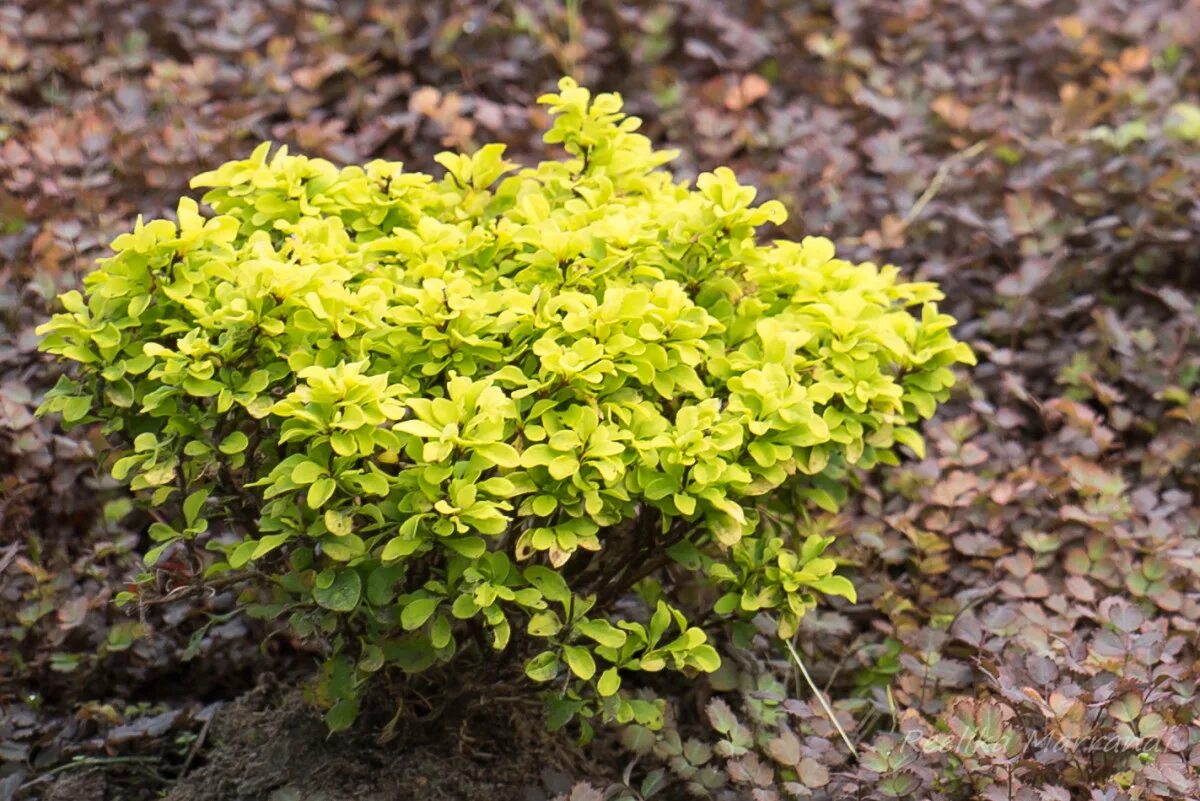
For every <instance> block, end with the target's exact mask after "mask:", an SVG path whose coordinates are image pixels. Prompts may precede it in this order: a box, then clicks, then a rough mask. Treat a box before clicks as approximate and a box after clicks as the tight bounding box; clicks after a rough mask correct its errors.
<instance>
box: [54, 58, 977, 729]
mask: <svg viewBox="0 0 1200 801" xmlns="http://www.w3.org/2000/svg"><path fill="white" fill-rule="evenodd" d="M541 102H542V103H544V104H546V105H548V106H549V110H550V112H551V114H552V115H553V116H554V123H553V126H552V127H551V129H550V131H549V133H548V134H547V135H546V140H547V141H548V142H550V143H558V144H561V146H562V147H563V149H564V150H565V151H566V154H567V157H566V159H565V160H563V161H547V162H543V163H541V164H539V165H538V166H537V167H536V168H532V169H519V170H518V169H515V167H514V165H512V164H509V163H508V162H506V161H504V159H503V157H502V155H503V147H502V146H501V145H488V146H486V147H483V148H482V149H480V150H479V151H478V152H476V153H474V154H472V155H457V154H452V153H444V154H441V155H440V156H438V157H437V161H438V162H439V164H441V165H442V166H443V167H444V168H445V170H446V174H445V176H444V177H443V178H442V179H440V180H435V179H434V178H432V177H431V176H428V175H424V174H421V173H408V172H404V171H403V169H402V165H400V164H398V163H392V162H386V161H373V162H371V163H369V164H366V165H365V166H362V167H358V166H350V167H345V168H341V169H338V168H337V167H335V166H334V165H332V164H330V163H329V162H327V161H324V160H320V159H308V158H304V157H302V156H292V155H289V154H288V153H287V151H286V149H285V148H280V149H279V150H277V151H276V152H275V154H274V155H273V156H270V154H269V146H268V145H266V144H264V145H262V146H260V147H259V148H258V149H257V150H255V151H254V153H253V155H252V156H251V157H250V158H249V159H248V160H245V161H237V162H231V163H227V164H225V165H223V166H221V167H220V168H219V169H217V170H215V171H213V172H208V173H205V174H203V175H200V176H197V177H196V178H195V179H194V181H193V182H192V183H193V186H194V187H204V188H207V189H208V192H207V193H206V194H205V195H204V202H205V203H207V204H208V205H209V206H211V207H212V209H213V210H214V211H215V216H212V217H207V218H206V217H204V216H202V215H201V214H200V212H199V207H198V205H197V203H196V202H195V201H193V200H191V199H188V198H184V199H182V200H181V201H180V203H179V206H178V220H177V222H171V221H168V220H155V221H153V222H150V223H143V222H142V221H140V220H139V221H138V223H137V225H136V226H135V228H134V230H133V231H132V232H131V233H128V234H125V235H122V236H120V237H118V238H117V239H116V241H115V242H114V243H113V250H114V251H115V253H114V255H113V256H111V257H110V258H107V259H104V260H102V261H101V263H100V266H99V269H98V270H96V271H95V272H93V273H92V274H91V275H89V276H88V277H87V278H86V279H85V294H80V293H79V292H75V291H72V292H67V293H65V294H64V295H62V304H63V306H64V308H65V312H63V313H60V314H57V315H55V316H54V317H53V319H52V320H51V321H50V322H48V323H47V324H46V325H44V326H43V327H42V329H41V332H42V333H43V334H44V341H43V347H44V349H46V350H48V351H50V352H51V353H54V354H57V355H59V356H61V357H63V358H65V359H68V360H71V361H73V362H77V363H78V369H77V370H76V371H75V375H74V376H73V377H66V378H63V379H62V380H61V381H60V382H59V384H58V385H57V386H56V387H55V388H54V389H53V390H52V391H51V392H50V393H48V394H47V396H46V400H45V403H44V406H43V410H44V411H49V412H58V413H61V414H62V416H63V418H64V420H65V421H66V422H67V423H89V422H94V421H99V422H102V423H103V431H104V433H105V434H107V435H111V436H112V438H113V441H114V442H116V443H117V446H116V453H115V454H114V456H115V457H116V458H115V460H114V461H113V462H112V465H111V467H112V472H113V475H114V476H115V477H116V478H117V479H119V480H122V481H127V482H128V483H129V486H130V487H131V488H132V490H134V491H135V493H136V494H137V495H138V496H139V497H141V498H143V499H144V500H146V501H147V502H148V503H149V504H150V505H151V506H153V507H155V508H156V509H157V510H158V513H157V515H156V516H157V519H158V522H155V523H153V524H152V525H151V526H150V528H149V532H148V533H149V536H150V538H151V539H152V540H153V541H154V543H155V545H154V547H152V548H151V549H150V551H149V552H148V553H147V554H146V563H147V564H148V565H151V566H153V565H155V564H156V562H158V561H159V560H160V559H162V558H163V556H164V554H165V553H167V552H168V551H175V550H176V549H179V550H182V551H186V552H188V553H191V554H192V555H193V556H199V555H200V553H201V550H202V549H207V550H208V551H211V552H214V553H216V554H217V557H216V558H215V559H212V558H210V559H209V560H208V561H209V564H208V567H207V569H206V571H205V575H206V577H209V578H211V577H214V576H217V575H219V574H223V573H229V572H231V571H234V572H235V575H236V574H237V572H241V573H245V574H247V575H248V576H250V577H251V578H256V579H258V580H259V582H260V584H259V586H260V587H263V588H269V589H270V590H271V592H272V593H273V597H272V598H271V603H270V604H265V605H258V606H257V607H256V609H257V611H258V612H260V613H264V612H265V613H267V614H272V615H279V616H283V615H286V616H287V618H288V620H289V622H290V624H291V625H292V627H293V628H294V629H295V630H296V631H297V632H298V633H300V634H301V635H307V636H311V637H314V638H317V639H319V640H321V641H322V642H323V643H324V645H325V646H326V648H327V653H328V659H327V661H326V663H325V669H324V671H323V673H322V680H321V683H320V687H319V690H318V696H319V698H320V699H321V700H322V701H323V702H324V703H325V704H326V705H327V706H328V707H329V711H328V713H327V721H328V722H329V724H330V726H331V727H333V728H341V727H344V726H346V725H348V724H349V723H350V722H351V721H352V720H353V719H354V717H355V715H356V714H357V711H358V704H359V700H358V699H359V698H360V696H361V688H362V687H363V685H364V683H365V681H366V679H367V678H368V677H369V675H370V674H372V673H375V672H378V671H381V670H388V671H401V672H403V674H409V675H416V674H421V673H422V672H423V671H426V670H428V669H430V668H432V667H434V666H435V665H443V664H446V663H449V662H451V661H452V660H454V661H457V662H461V663H472V662H473V663H476V664H484V665H487V666H488V667H489V670H490V672H492V673H493V675H497V676H505V675H507V674H505V673H504V670H505V666H506V665H512V664H516V665H521V664H523V665H524V673H525V674H526V675H527V676H528V677H529V678H530V679H532V680H533V681H534V682H539V683H543V684H545V686H546V687H548V688H551V689H552V690H553V692H548V693H547V696H548V697H549V702H550V723H551V725H552V726H559V725H562V724H563V723H565V722H566V721H568V720H570V719H572V718H574V717H576V716H580V717H582V718H585V719H586V718H588V717H591V716H595V715H600V716H602V717H604V718H605V719H616V720H618V721H621V722H629V721H637V722H638V723H641V724H643V725H649V726H654V725H656V724H657V723H658V722H659V719H660V716H661V707H660V705H658V704H656V703H652V702H649V701H646V700H643V699H641V698H638V697H634V696H633V695H631V694H630V693H628V692H627V691H622V690H621V684H622V678H623V677H625V676H628V675H629V674H631V673H636V672H637V671H647V672H656V671H661V670H665V669H671V670H675V671H682V672H684V673H690V672H697V671H699V672H706V671H712V670H714V669H715V668H716V667H717V666H718V664H719V657H718V653H717V651H716V650H715V648H714V647H713V645H712V644H711V643H710V642H709V641H708V636H707V634H706V629H709V630H716V629H715V628H714V627H715V626H716V625H717V624H720V623H727V624H732V625H733V626H734V628H735V631H736V629H737V627H738V626H739V625H740V626H743V627H745V626H746V625H747V621H749V620H750V619H751V618H753V617H754V616H756V615H757V614H759V613H760V612H765V613H768V617H770V618H772V619H774V620H775V621H776V624H777V627H778V629H777V630H778V634H779V635H781V636H785V637H789V636H791V635H792V634H793V633H794V632H795V629H796V623H797V621H798V619H799V618H800V616H801V615H803V614H804V612H805V611H806V610H807V609H809V608H811V607H812V606H813V605H814V604H815V603H816V600H817V598H818V597H819V596H820V595H821V594H825V595H841V596H844V597H847V598H850V599H853V598H854V589H853V586H852V585H851V583H850V582H849V581H848V580H847V579H846V578H844V577H842V576H840V575H838V574H836V573H835V568H836V564H835V562H834V561H833V560H832V559H829V558H827V557H824V556H822V552H823V550H824V549H825V547H826V546H827V545H828V544H829V542H830V539H829V538H826V537H822V536H819V535H808V536H807V537H805V536H803V535H801V534H799V533H797V531H798V529H799V528H800V527H797V526H795V525H792V524H791V523H789V522H787V521H793V520H795V519H796V515H797V513H799V514H801V515H803V514H804V510H807V509H810V508H813V507H819V508H822V509H830V510H832V509H835V508H836V506H837V504H838V503H839V502H840V500H841V499H842V498H843V497H844V494H845V484H846V480H847V476H848V469H849V468H851V467H854V466H858V467H864V468H867V467H871V466H873V465H875V464H877V463H881V462H882V463H893V462H895V461H896V458H897V457H896V454H895V448H896V447H897V446H898V445H900V444H903V445H906V446H908V447H909V448H911V449H913V450H915V451H917V452H918V453H919V452H920V451H921V449H922V444H921V439H920V437H919V435H918V434H917V432H916V431H915V430H914V428H913V427H912V425H913V424H914V423H915V422H917V421H918V420H919V419H920V418H923V417H928V416H929V415H931V414H932V413H933V411H934V408H935V406H936V404H937V403H938V402H939V401H940V400H942V399H944V398H945V397H946V394H947V392H948V389H949V387H950V386H951V384H952V382H953V380H954V376H953V374H952V372H951V367H952V365H953V364H954V363H956V362H970V361H971V360H972V356H971V353H970V350H969V349H968V348H967V347H966V346H965V345H964V344H961V343H958V342H956V341H955V340H954V339H953V337H952V336H951V333H950V327H951V325H952V324H953V322H954V321H953V319H952V318H950V317H949V316H947V315H945V314H941V313H939V312H938V310H937V306H936V303H935V301H936V300H938V299H939V298H940V294H939V293H938V291H937V289H936V287H935V286H933V285H931V284H928V283H901V282H898V281H897V275H898V273H897V270H896V269H895V268H894V267H884V268H877V267H876V266H874V265H872V264H851V263H848V262H846V261H843V260H839V259H837V258H835V256H834V247H833V245H832V244H831V243H830V242H829V241H827V240H825V239H820V238H811V237H810V238H806V239H805V240H804V241H802V242H798V243H797V242H790V241H777V242H774V243H772V244H769V245H760V244H758V243H757V242H756V240H755V231H756V229H757V228H759V227H760V226H762V225H764V224H766V223H776V224H777V223H780V222H782V220H783V217H784V211H783V209H782V207H781V206H780V205H779V204H777V203H774V202H768V203H764V204H762V205H759V206H754V205H752V204H753V201H754V198H755V190H754V189H753V188H750V187H744V186H739V185H738V183H737V182H736V180H735V178H734V175H733V173H732V172H730V171H729V170H728V169H719V170H717V171H716V172H714V173H710V174H705V175H701V176H700V177H699V178H698V180H697V181H696V188H695V189H691V188H689V187H688V186H687V185H686V184H683V183H677V182H675V181H673V180H672V178H671V176H670V175H669V174H668V173H667V172H665V171H662V170H659V169H658V168H659V167H660V166H661V165H663V164H665V163H666V162H668V161H669V160H670V159H671V158H672V154H671V153H670V152H667V151H656V150H654V149H653V148H652V147H651V144H650V142H649V140H648V139H646V138H645V137H644V136H642V135H640V134H638V133H636V129H637V128H638V125H639V121H638V120H637V119H636V118H634V117H628V116H625V115H624V114H622V112H621V100H620V98H619V96H617V95H614V94H601V95H598V96H596V97H595V98H594V99H593V98H592V97H591V96H590V95H589V93H588V92H587V90H585V89H582V88H580V87H577V86H576V85H575V84H574V83H573V82H571V81H569V80H563V81H562V82H561V84H560V93H559V94H550V95H546V96H545V97H543V98H542V99H541ZM634 589H636V590H638V598H639V599H640V600H639V603H638V604H637V605H630V604H621V605H620V606H618V604H617V602H618V601H621V600H623V599H625V598H628V597H629V595H630V593H631V590H634ZM697 620H702V625H696V623H695V621H697ZM742 630H743V631H745V630H746V629H745V628H743V629H742ZM489 651H494V652H495V653H494V654H489ZM518 675H519V673H518ZM586 725H587V724H586V720H585V721H584V726H585V731H586Z"/></svg>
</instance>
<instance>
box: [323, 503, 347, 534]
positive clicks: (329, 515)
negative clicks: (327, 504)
mask: <svg viewBox="0 0 1200 801" xmlns="http://www.w3.org/2000/svg"><path fill="white" fill-rule="evenodd" d="M325 528H327V529H329V533H330V534H333V535H334V536H337V537H344V536H346V535H347V534H349V533H350V532H352V531H353V530H354V515H353V514H350V513H347V512H339V511H338V510H336V509H326V510H325Z"/></svg>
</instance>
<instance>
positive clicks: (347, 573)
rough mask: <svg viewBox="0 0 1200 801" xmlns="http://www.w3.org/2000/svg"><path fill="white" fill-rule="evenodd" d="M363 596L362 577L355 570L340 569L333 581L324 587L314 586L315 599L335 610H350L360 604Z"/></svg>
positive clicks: (318, 602) (325, 606)
mask: <svg viewBox="0 0 1200 801" xmlns="http://www.w3.org/2000/svg"><path fill="white" fill-rule="evenodd" d="M361 596H362V578H361V577H360V576H359V575H358V572H357V571H354V570H340V571H338V572H337V573H335V574H334V577H333V582H332V583H331V584H329V586H327V587H325V588H322V587H321V586H320V584H319V583H318V584H317V585H316V586H314V587H313V600H315V601H316V602H317V604H319V605H320V606H322V607H324V608H325V609H328V610H330V611H333V612H350V611H353V610H354V608H355V607H357V606H358V600H359V598H360V597H361Z"/></svg>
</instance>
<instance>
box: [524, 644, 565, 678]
mask: <svg viewBox="0 0 1200 801" xmlns="http://www.w3.org/2000/svg"><path fill="white" fill-rule="evenodd" d="M560 666H561V663H560V662H559V661H558V656H557V655H556V654H555V653H554V652H553V651H542V652H541V653H540V654H538V655H537V656H535V657H533V658H532V659H530V660H529V661H528V662H526V663H525V675H526V676H528V677H529V678H531V679H533V680H534V681H553V680H554V679H555V677H557V676H558V669H559V667H560Z"/></svg>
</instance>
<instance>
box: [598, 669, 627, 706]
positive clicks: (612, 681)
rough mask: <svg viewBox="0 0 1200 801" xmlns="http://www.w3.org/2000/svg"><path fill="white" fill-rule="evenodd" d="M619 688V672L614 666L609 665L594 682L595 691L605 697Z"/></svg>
mask: <svg viewBox="0 0 1200 801" xmlns="http://www.w3.org/2000/svg"><path fill="white" fill-rule="evenodd" d="M619 689H621V674H620V673H619V672H618V671H617V669H616V668H615V667H610V668H609V669H608V670H606V671H604V672H603V673H601V674H600V680H599V681H597V682H596V692H598V693H600V695H602V696H604V697H606V698H607V697H608V696H610V695H614V694H615V693H616V692H617V690H619Z"/></svg>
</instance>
